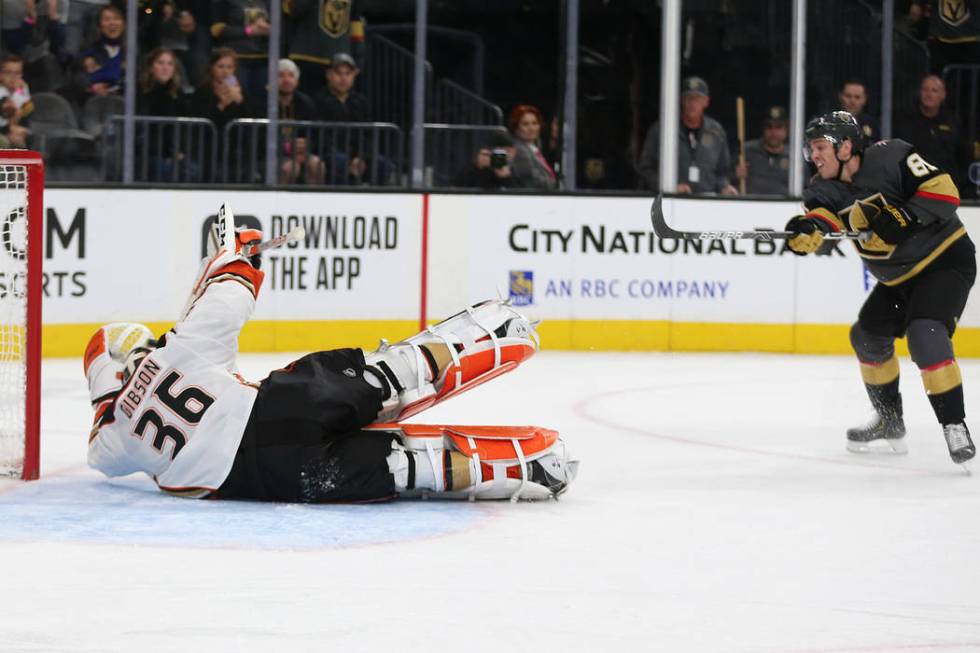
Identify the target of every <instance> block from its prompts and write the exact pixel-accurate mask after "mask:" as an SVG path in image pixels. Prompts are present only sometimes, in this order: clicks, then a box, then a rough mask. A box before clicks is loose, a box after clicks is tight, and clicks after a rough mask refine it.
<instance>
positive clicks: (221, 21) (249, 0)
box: [211, 0, 272, 97]
mask: <svg viewBox="0 0 980 653" xmlns="http://www.w3.org/2000/svg"><path fill="white" fill-rule="evenodd" d="M212 17H213V19H214V22H213V23H212V24H211V35H212V36H213V37H214V39H215V43H216V44H217V45H218V46H219V47H225V48H231V49H233V50H234V51H235V52H237V53H238V76H239V81H240V83H241V85H242V89H243V90H244V92H245V94H246V95H248V96H251V97H260V96H263V95H265V93H266V85H267V84H268V82H269V68H268V65H269V31H270V30H271V28H272V26H271V24H270V23H269V3H268V2H266V1H265V0H216V1H215V3H214V13H213V16H212Z"/></svg>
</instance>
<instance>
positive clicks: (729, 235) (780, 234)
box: [650, 193, 867, 241]
mask: <svg viewBox="0 0 980 653" xmlns="http://www.w3.org/2000/svg"><path fill="white" fill-rule="evenodd" d="M663 198H664V196H663V194H662V193H661V194H660V195H657V199H655V200H653V206H652V207H651V208H650V221H651V222H653V233H655V234H657V236H659V237H660V238H680V239H684V240H715V239H720V240H741V239H748V240H765V241H771V240H788V239H790V238H792V237H793V236H798V235H799V234H798V233H796V232H795V231H773V230H771V229H755V230H751V231H718V230H715V231H678V230H677V229H673V228H671V226H670V225H668V224H667V220H666V219H665V218H664V212H663V208H662V207H661V204H662V203H663ZM823 237H824V238H825V239H826V240H864V239H865V238H867V234H865V233H864V232H861V231H832V232H830V233H826V234H824V235H823Z"/></svg>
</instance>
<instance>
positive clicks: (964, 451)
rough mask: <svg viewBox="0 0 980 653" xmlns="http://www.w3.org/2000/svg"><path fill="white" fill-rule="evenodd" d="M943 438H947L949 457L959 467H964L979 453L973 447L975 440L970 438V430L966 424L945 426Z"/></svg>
mask: <svg viewBox="0 0 980 653" xmlns="http://www.w3.org/2000/svg"><path fill="white" fill-rule="evenodd" d="M943 436H944V437H945V438H946V446H947V447H949V457H950V458H952V459H953V462H954V463H956V464H958V465H963V464H964V463H966V462H967V461H969V460H972V459H973V456H974V455H976V453H977V448H976V447H975V446H973V439H972V438H971V437H970V429H968V428H967V427H966V423H965V422H959V423H957V424H944V425H943Z"/></svg>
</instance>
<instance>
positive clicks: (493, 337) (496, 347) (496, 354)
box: [457, 308, 500, 383]
mask: <svg viewBox="0 0 980 653" xmlns="http://www.w3.org/2000/svg"><path fill="white" fill-rule="evenodd" d="M466 313H467V315H469V316H470V319H471V320H473V324H475V325H476V326H478V327H480V328H481V329H483V330H484V332H486V334H487V335H488V336H490V342H492V343H493V366H494V367H495V368H496V367H500V341H499V340H498V339H497V334H496V333H494V332H493V329H491V328H489V327H488V326H486V325H485V324H483V323H482V322H480V320H479V318H477V317H476V312H475V311H474V310H473V309H472V308H467V309H466ZM457 383H458V381H457Z"/></svg>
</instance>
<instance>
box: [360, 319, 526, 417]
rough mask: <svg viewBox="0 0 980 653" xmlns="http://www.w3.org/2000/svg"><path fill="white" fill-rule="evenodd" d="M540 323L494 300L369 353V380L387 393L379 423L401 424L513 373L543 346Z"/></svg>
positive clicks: (366, 359)
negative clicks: (426, 410)
mask: <svg viewBox="0 0 980 653" xmlns="http://www.w3.org/2000/svg"><path fill="white" fill-rule="evenodd" d="M534 326H535V324H534V323H532V322H530V321H529V320H528V319H527V318H526V317H524V316H523V315H521V314H520V313H518V312H517V311H516V310H514V309H513V308H512V307H511V306H510V304H508V303H506V302H502V301H498V300H488V301H485V302H481V303H479V304H476V305H475V306H473V307H472V308H467V309H466V310H464V311H462V312H460V313H457V314H456V315H454V316H452V317H450V318H448V319H445V320H443V321H442V322H439V323H438V324H435V325H433V326H431V327H429V328H428V329H426V330H425V331H423V332H422V333H419V334H418V335H415V336H412V337H411V338H408V339H407V340H403V341H401V342H397V343H395V344H392V345H390V344H388V343H387V342H384V341H382V343H381V346H380V347H379V348H378V350H377V351H374V352H371V353H369V354H366V355H365V362H366V364H367V367H366V372H367V374H365V379H366V380H367V381H368V382H369V383H372V385H376V386H377V387H379V388H380V389H381V392H382V394H383V400H382V410H381V412H380V413H379V415H378V419H377V422H378V423H384V422H398V421H401V420H403V419H406V418H408V417H411V416H412V415H415V414H416V413H419V412H421V411H423V410H425V409H426V408H429V407H430V406H434V405H435V404H438V403H440V402H443V401H445V400H446V399H449V398H450V397H453V396H455V395H457V394H460V393H461V392H465V391H467V390H470V389H472V388H475V387H476V386H478V385H480V384H482V383H486V382H487V381H489V380H490V379H492V378H494V377H497V376H499V375H501V374H504V373H505V372H509V371H511V370H513V369H514V368H516V367H517V366H518V365H520V364H521V363H522V362H524V361H525V360H527V359H528V358H530V357H531V356H532V355H533V354H534V352H535V351H537V348H538V336H537V334H536V333H535V331H534Z"/></svg>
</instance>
